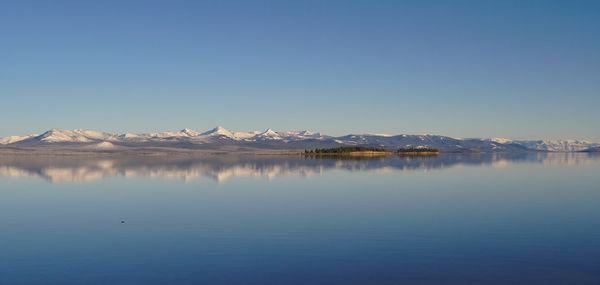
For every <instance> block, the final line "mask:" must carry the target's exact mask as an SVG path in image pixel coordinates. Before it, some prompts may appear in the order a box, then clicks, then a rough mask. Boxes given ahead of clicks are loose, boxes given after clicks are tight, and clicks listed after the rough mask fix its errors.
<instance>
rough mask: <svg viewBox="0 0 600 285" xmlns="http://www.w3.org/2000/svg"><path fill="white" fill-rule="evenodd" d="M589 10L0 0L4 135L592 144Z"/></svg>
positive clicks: (596, 89)
mask: <svg viewBox="0 0 600 285" xmlns="http://www.w3.org/2000/svg"><path fill="white" fill-rule="evenodd" d="M598 31H600V2H598V1H209V2H204V1H2V3H0V50H1V52H0V99H1V100H0V121H2V124H0V137H2V136H6V135H13V134H28V133H40V132H43V131H45V130H47V129H50V128H54V127H56V128H65V129H75V128H85V129H97V130H103V131H108V132H116V133H121V132H125V131H131V132H145V131H151V130H178V129H182V128H185V127H189V128H192V129H196V130H205V129H209V128H212V127H214V126H216V125H222V126H224V127H226V128H228V129H232V130H238V131H246V130H254V129H257V130H263V129H266V128H273V129H275V130H300V129H309V130H314V131H321V132H324V133H328V134H333V135H342V134H347V133H363V132H372V133H392V134H399V133H409V134H422V133H433V134H442V135H449V136H454V137H506V138H551V139H557V138H577V139H588V140H594V141H600V128H599V127H598V126H599V125H600V115H598V113H597V112H598V111H597V110H598V106H600V36H598Z"/></svg>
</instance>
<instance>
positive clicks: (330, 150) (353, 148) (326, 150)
mask: <svg viewBox="0 0 600 285" xmlns="http://www.w3.org/2000/svg"><path fill="white" fill-rule="evenodd" d="M355 151H386V150H385V149H383V148H380V147H368V146H340V147H334V148H317V149H314V150H308V149H307V150H304V153H348V152H355Z"/></svg>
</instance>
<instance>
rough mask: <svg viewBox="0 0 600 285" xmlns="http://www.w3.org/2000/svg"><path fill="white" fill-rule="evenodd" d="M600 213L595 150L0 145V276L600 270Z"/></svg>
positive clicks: (323, 276)
mask: <svg viewBox="0 0 600 285" xmlns="http://www.w3.org/2000/svg"><path fill="white" fill-rule="evenodd" d="M599 217H600V156H590V155H587V154H519V155H492V154H485V155H440V156H439V157H430V158H400V157H387V158H382V159H362V160H348V159H346V160H340V159H332V158H329V159H314V158H306V159H305V158H302V157H291V156H290V157H269V156H256V157H254V156H243V157H232V156H211V157H209V158H206V159H198V158H197V159H161V158H154V159H136V158H119V159H110V158H11V159H2V158H0V229H2V230H1V234H0V283H1V284H136V283H137V284H600V270H599V269H600V219H599ZM121 221H124V223H121Z"/></svg>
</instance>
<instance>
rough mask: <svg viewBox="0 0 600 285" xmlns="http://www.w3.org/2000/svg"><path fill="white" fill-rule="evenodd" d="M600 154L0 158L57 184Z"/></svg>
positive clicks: (5, 168)
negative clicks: (117, 179) (118, 178)
mask: <svg viewBox="0 0 600 285" xmlns="http://www.w3.org/2000/svg"><path fill="white" fill-rule="evenodd" d="M598 158H599V157H598V156H594V155H592V154H586V153H541V152H540V153H485V154H440V155H439V156H406V157H403V156H387V157H374V158H344V159H341V158H336V157H304V156H284V155H282V156H277V155H235V154H226V155H205V156H203V157H194V158H186V157H164V156H163V157H144V156H128V157H122V158H114V157H111V158H106V157H77V156H63V157H52V156H47V157H43V156H42V157H36V156H11V157H0V175H2V176H7V177H17V178H43V179H45V180H47V181H49V182H52V183H59V182H90V181H96V180H101V179H105V178H109V177H116V176H121V177H126V178H130V177H139V176H141V177H151V178H155V177H156V178H175V179H182V180H184V181H188V180H191V179H195V178H200V177H208V178H210V179H212V180H214V181H216V182H224V181H226V180H227V179H229V178H232V177H244V176H245V177H264V178H267V179H271V178H274V177H277V176H302V177H307V176H311V175H316V174H319V175H321V174H324V173H325V172H326V171H328V170H332V169H344V170H348V171H409V170H411V171H419V170H422V171H429V170H443V169H446V168H450V167H455V166H459V165H479V166H491V167H502V166H506V165H508V164H513V163H539V164H568V165H575V164H585V163H587V162H590V161H592V160H594V159H598Z"/></svg>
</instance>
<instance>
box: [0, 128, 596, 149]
mask: <svg viewBox="0 0 600 285" xmlns="http://www.w3.org/2000/svg"><path fill="white" fill-rule="evenodd" d="M0 145H10V146H37V145H96V146H101V147H103V148H104V147H110V148H112V147H115V146H130V147H134V146H172V147H194V148H198V147H202V146H203V145H205V146H209V145H210V146H211V147H215V146H219V145H240V146H243V145H248V146H253V147H264V148H290V149H305V148H316V147H335V146H340V145H365V146H378V147H384V148H389V149H395V148H400V147H402V148H406V147H431V148H438V149H441V150H446V151H460V152H465V151H466V152H469V151H504V152H506V151H560V152H572V151H582V150H586V149H592V148H596V147H600V144H598V143H591V142H587V141H578V140H558V141H550V140H534V141H525V140H509V139H501V138H493V139H478V138H473V139H457V138H451V137H447V136H438V135H381V134H353V135H346V136H341V137H333V136H326V135H322V134H321V133H312V132H310V131H306V130H305V131H293V132H289V131H287V132H278V131H274V130H272V129H267V130H265V131H262V132H260V131H252V132H233V131H229V130H227V129H225V128H223V127H220V126H219V127H216V128H214V129H211V130H209V131H206V132H198V131H195V130H192V129H188V128H185V129H182V130H180V131H176V132H152V133H143V134H133V133H125V134H120V135H115V134H109V133H104V132H98V131H92V130H81V129H78V130H60V129H52V130H49V131H47V132H45V133H43V134H41V135H28V136H10V137H6V138H2V139H0Z"/></svg>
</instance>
